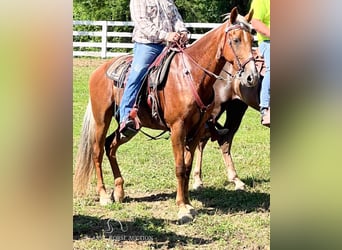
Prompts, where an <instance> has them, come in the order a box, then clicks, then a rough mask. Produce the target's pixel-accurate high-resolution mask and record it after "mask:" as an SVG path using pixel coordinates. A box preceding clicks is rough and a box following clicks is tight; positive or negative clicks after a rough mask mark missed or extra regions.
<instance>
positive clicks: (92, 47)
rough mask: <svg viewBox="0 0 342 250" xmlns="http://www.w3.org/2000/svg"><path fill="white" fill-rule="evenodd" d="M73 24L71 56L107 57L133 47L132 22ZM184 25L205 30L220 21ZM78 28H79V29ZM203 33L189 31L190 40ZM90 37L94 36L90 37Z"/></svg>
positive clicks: (192, 28)
mask: <svg viewBox="0 0 342 250" xmlns="http://www.w3.org/2000/svg"><path fill="white" fill-rule="evenodd" d="M73 25H74V30H73V56H93V57H101V58H107V57H113V56H117V55H120V54H127V51H128V50H129V51H130V50H131V49H132V48H133V43H132V42H131V38H132V30H133V22H123V21H73ZM185 25H186V27H187V28H188V29H189V30H190V31H192V30H194V29H196V28H197V29H198V28H200V29H202V30H205V32H206V31H208V30H210V29H212V28H215V27H217V26H219V25H220V23H186V24H185ZM89 26H93V28H92V30H96V31H89V30H88V31H87V29H88V27H89ZM76 27H78V28H77V30H75V28H76ZM117 27H128V29H130V32H120V31H115V29H116V28H117ZM79 29H81V31H80V30H79ZM205 32H204V33H205ZM204 33H202V34H194V33H191V40H196V39H198V38H200V37H202V36H203V34H204ZM82 37H83V38H82ZM92 37H94V38H93V39H92ZM109 37H112V38H119V39H117V40H126V41H125V42H120V41H118V42H108V40H109V39H108V38H109ZM80 40H81V41H80ZM84 40H87V41H84ZM91 40H96V41H91ZM112 40H113V39H112ZM125 51H126V52H125Z"/></svg>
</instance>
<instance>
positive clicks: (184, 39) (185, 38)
mask: <svg viewBox="0 0 342 250" xmlns="http://www.w3.org/2000/svg"><path fill="white" fill-rule="evenodd" d="M188 41H189V37H188V32H186V31H183V32H181V34H180V42H181V44H187V43H188Z"/></svg>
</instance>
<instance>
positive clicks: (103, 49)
mask: <svg viewBox="0 0 342 250" xmlns="http://www.w3.org/2000/svg"><path fill="white" fill-rule="evenodd" d="M107 27H108V23H107V21H102V35H101V58H106V57H107Z"/></svg>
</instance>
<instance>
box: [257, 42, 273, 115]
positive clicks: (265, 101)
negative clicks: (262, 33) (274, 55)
mask: <svg viewBox="0 0 342 250" xmlns="http://www.w3.org/2000/svg"><path fill="white" fill-rule="evenodd" d="M259 51H260V54H261V55H262V56H263V57H264V60H265V66H266V71H265V75H264V79H263V80H262V83H261V90H260V109H262V108H268V107H270V92H271V85H270V84H271V79H270V70H271V56H270V54H271V53H270V52H271V49H270V41H263V42H261V43H260V44H259Z"/></svg>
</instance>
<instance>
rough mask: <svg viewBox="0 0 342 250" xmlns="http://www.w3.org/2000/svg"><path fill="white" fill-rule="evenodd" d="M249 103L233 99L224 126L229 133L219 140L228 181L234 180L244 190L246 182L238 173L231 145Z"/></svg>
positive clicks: (237, 188)
mask: <svg viewBox="0 0 342 250" xmlns="http://www.w3.org/2000/svg"><path fill="white" fill-rule="evenodd" d="M247 107H248V106H247V104H245V103H243V102H242V101H240V100H232V101H231V102H229V104H228V106H227V108H226V112H227V113H226V117H227V119H226V122H225V125H224V127H225V128H227V129H228V133H227V134H226V135H224V136H222V137H221V138H219V139H218V140H217V142H218V144H219V146H220V148H221V152H222V157H223V160H224V163H225V165H226V169H227V175H228V181H229V182H233V183H234V185H235V190H244V189H245V183H243V182H242V181H241V180H240V178H239V177H238V174H237V173H236V170H235V166H234V162H233V159H232V155H231V152H230V151H231V147H232V143H233V139H234V136H235V133H236V132H237V130H238V129H239V127H240V125H241V121H242V118H243V116H244V114H245V112H246V109H247Z"/></svg>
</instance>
